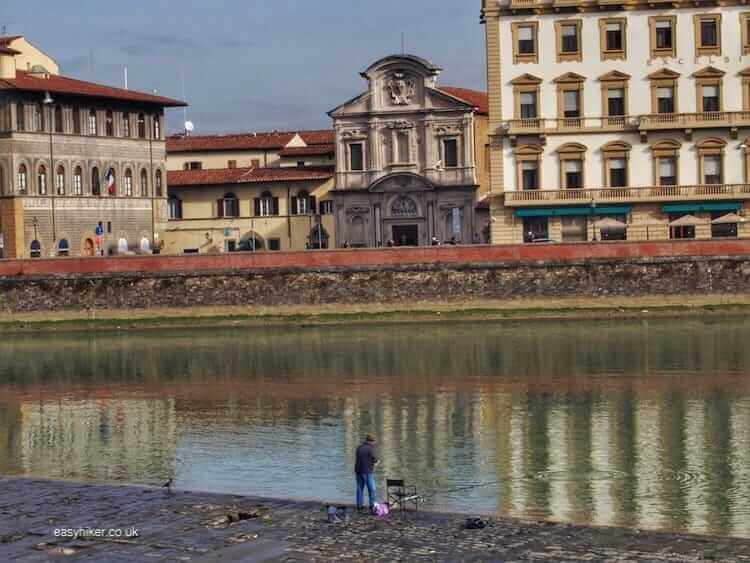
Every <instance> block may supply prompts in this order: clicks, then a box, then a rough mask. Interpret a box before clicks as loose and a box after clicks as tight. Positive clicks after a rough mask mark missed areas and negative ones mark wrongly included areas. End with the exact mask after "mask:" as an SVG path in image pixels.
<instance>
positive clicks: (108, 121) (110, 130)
mask: <svg viewBox="0 0 750 563" xmlns="http://www.w3.org/2000/svg"><path fill="white" fill-rule="evenodd" d="M104 133H105V135H107V137H114V136H115V116H114V114H113V113H112V110H111V109H108V110H107V112H106V113H105V114H104Z"/></svg>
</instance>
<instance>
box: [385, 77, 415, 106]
mask: <svg viewBox="0 0 750 563" xmlns="http://www.w3.org/2000/svg"><path fill="white" fill-rule="evenodd" d="M386 88H387V90H388V93H389V94H390V96H391V102H393V105H396V106H406V105H409V104H410V103H411V99H412V97H413V96H414V94H415V93H416V91H417V85H416V83H415V82H414V80H412V79H411V78H407V77H406V75H405V74H404V73H403V72H394V73H393V76H391V78H389V79H388V82H387V83H386Z"/></svg>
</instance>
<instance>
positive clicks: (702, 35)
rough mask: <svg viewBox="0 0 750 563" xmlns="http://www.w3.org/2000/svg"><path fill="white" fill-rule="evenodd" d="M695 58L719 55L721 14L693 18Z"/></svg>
mask: <svg viewBox="0 0 750 563" xmlns="http://www.w3.org/2000/svg"><path fill="white" fill-rule="evenodd" d="M693 21H694V26H695V56H696V57H703V56H708V55H721V14H704V15H696V16H693Z"/></svg>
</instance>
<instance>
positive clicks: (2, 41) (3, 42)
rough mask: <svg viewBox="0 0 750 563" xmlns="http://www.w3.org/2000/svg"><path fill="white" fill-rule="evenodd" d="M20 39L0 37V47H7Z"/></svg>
mask: <svg viewBox="0 0 750 563" xmlns="http://www.w3.org/2000/svg"><path fill="white" fill-rule="evenodd" d="M21 37H23V36H22V35H4V36H0V45H2V46H3V47H7V46H8V45H10V44H11V43H13V41H15V40H16V39H21Z"/></svg>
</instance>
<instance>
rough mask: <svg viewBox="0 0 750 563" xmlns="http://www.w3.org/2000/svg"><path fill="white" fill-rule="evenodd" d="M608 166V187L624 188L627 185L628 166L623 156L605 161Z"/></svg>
mask: <svg viewBox="0 0 750 563" xmlns="http://www.w3.org/2000/svg"><path fill="white" fill-rule="evenodd" d="M607 165H608V168H609V187H610V188H624V187H625V186H627V185H628V166H627V161H626V160H625V159H624V158H612V159H610V160H608V161H607Z"/></svg>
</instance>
